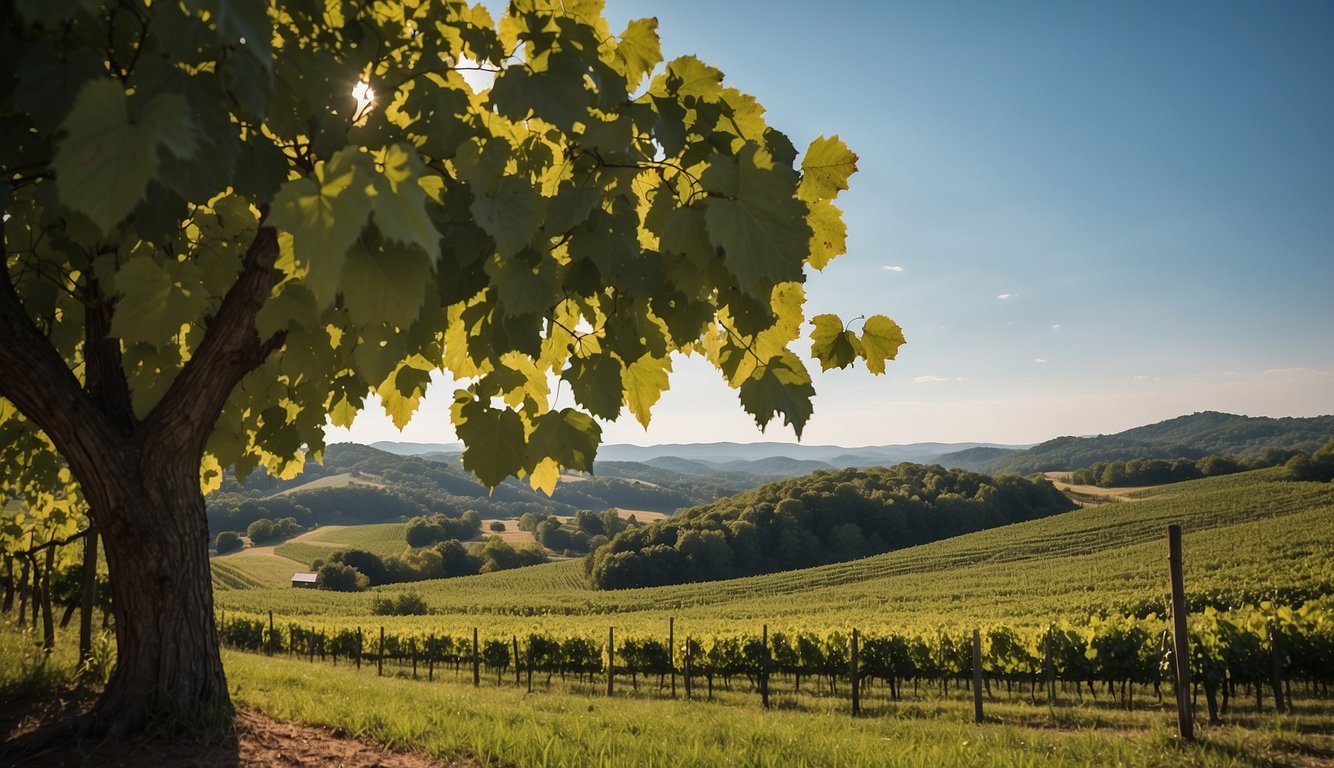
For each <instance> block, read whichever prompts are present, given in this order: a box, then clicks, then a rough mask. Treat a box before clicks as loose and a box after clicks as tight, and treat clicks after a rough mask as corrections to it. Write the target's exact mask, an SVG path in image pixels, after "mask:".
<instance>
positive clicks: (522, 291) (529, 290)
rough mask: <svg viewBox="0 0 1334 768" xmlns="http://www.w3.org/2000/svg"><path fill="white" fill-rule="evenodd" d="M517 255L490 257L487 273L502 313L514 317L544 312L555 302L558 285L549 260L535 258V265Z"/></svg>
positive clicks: (529, 252)
mask: <svg viewBox="0 0 1334 768" xmlns="http://www.w3.org/2000/svg"><path fill="white" fill-rule="evenodd" d="M532 253H533V252H532V251H528V252H526V254H520V255H519V256H515V257H513V258H509V259H498V260H497V259H490V260H488V261H487V262H486V265H485V268H486V273H487V274H488V275H490V276H491V279H492V282H493V283H494V284H495V286H496V293H497V295H499V297H500V303H501V305H503V308H504V311H505V315H506V316H508V317H517V316H519V315H529V314H533V313H538V314H543V315H545V314H546V313H547V312H548V311H549V310H550V309H551V307H552V305H553V304H555V303H556V298H557V292H558V291H559V290H560V285H559V283H558V282H557V280H556V271H555V269H554V268H553V266H552V264H551V260H550V259H543V258H541V257H540V256H539V257H538V260H537V264H536V265H532V264H529V260H528V259H525V258H524V255H527V254H532Z"/></svg>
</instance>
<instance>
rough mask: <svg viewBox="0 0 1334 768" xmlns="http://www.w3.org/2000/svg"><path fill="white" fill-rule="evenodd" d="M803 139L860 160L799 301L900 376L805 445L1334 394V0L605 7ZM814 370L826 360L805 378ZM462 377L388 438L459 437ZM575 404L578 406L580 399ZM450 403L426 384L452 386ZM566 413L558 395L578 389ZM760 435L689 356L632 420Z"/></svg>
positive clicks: (1254, 405)
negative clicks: (844, 229)
mask: <svg viewBox="0 0 1334 768" xmlns="http://www.w3.org/2000/svg"><path fill="white" fill-rule="evenodd" d="M607 15H608V17H609V18H610V19H611V21H612V25H613V27H614V28H615V29H617V30H619V29H621V28H623V26H624V23H625V21H626V20H628V19H631V18H638V17H643V16H657V17H658V19H659V32H660V33H661V35H662V39H663V48H664V53H665V54H666V55H667V56H668V58H671V57H674V56H678V55H683V54H688V53H689V54H696V55H698V56H699V57H700V58H702V59H704V60H705V61H707V62H709V63H711V64H713V65H715V66H717V67H719V68H721V69H722V70H723V71H724V72H725V73H726V74H727V83H728V84H729V85H732V86H734V87H737V88H740V89H741V90H744V91H747V92H750V93H752V94H754V95H755V96H756V97H757V98H758V99H759V101H760V102H761V103H762V104H764V105H765V106H766V107H767V108H768V110H769V120H770V123H771V124H772V125H774V126H775V127H777V128H779V129H780V130H783V131H784V132H786V133H787V134H788V135H789V136H790V137H792V138H793V140H794V143H796V144H797V146H799V147H800V146H804V145H805V144H806V143H808V142H809V141H810V140H811V139H812V138H814V137H816V136H818V135H820V134H831V133H837V134H839V135H840V136H841V137H842V138H843V139H844V140H845V141H847V143H848V144H849V145H851V146H852V147H853V149H854V150H855V151H856V152H857V153H858V154H859V155H860V163H859V166H860V171H859V173H858V174H857V175H856V176H854V177H853V179H852V188H851V190H850V191H849V192H846V193H844V195H843V197H842V198H841V199H840V202H841V206H842V207H843V208H844V210H845V220H846V222H847V224H848V230H849V238H848V245H849V249H848V254H847V255H846V256H843V257H841V258H840V259H838V260H836V261H835V262H834V263H833V264H832V265H831V266H830V267H829V268H827V269H826V270H825V272H824V273H821V274H816V275H814V276H813V277H812V278H811V279H810V281H809V282H808V284H807V291H808V296H809V302H808V305H807V310H808V314H810V315H814V314H818V313H820V312H826V311H834V312H838V313H840V314H842V315H843V316H844V317H848V316H855V315H857V314H861V313H867V314H870V313H877V312H882V313H885V314H888V315H890V316H891V317H893V318H894V319H895V320H897V321H898V322H899V323H900V324H901V325H902V326H903V327H904V330H905V333H906V335H907V337H908V342H909V343H908V345H907V346H905V347H904V348H903V350H902V352H901V354H900V356H899V360H898V361H897V362H896V363H893V364H891V366H890V371H889V373H888V374H887V375H885V376H881V377H872V376H870V375H869V374H868V373H866V371H865V369H864V368H861V369H857V370H851V371H833V372H829V373H825V374H820V375H817V378H816V382H815V383H816V390H817V392H819V395H818V396H817V399H816V403H815V416H814V417H813V419H812V421H811V422H810V424H809V425H808V426H807V431H806V434H805V437H804V442H812V443H836V444H842V445H864V444H881V443H904V442H916V441H935V440H939V441H973V440H976V441H993V442H1008V443H1022V442H1036V441H1040V440H1044V439H1047V438H1050V437H1054V436H1057V435H1064V434H1094V433H1106V432H1116V431H1120V430H1122V429H1125V428H1129V427H1132V426H1137V425H1140V424H1145V423H1149V422H1153V421H1158V420H1161V419H1165V418H1171V417H1173V416H1177V415H1181V414H1183V413H1189V412H1192V411H1197V410H1226V411H1230V412H1234V413H1246V414H1250V415H1269V416H1310V415H1316V414H1325V413H1334V138H1331V137H1334V46H1331V45H1330V44H1329V40H1330V39H1332V38H1334V4H1331V3H1323V2H1309V3H1298V2H1280V3H1264V4H1262V3H1230V2H1190V3H1186V2H1170V3H1162V2H1153V3H1150V2H1125V3H1114V4H1113V3H1082V2H1081V3H1068V2H1013V3H1000V2H914V3H899V2H884V3H861V2H850V1H845V0H825V2H821V3H809V2H803V3H797V2H788V1H787V0H768V1H767V2H750V1H749V0H747V1H746V2H737V1H730V2H718V0H713V2H703V1H702V0H674V1H673V2H671V3H667V2H650V1H649V0H608V3H607ZM817 370H818V367H817ZM451 390H452V386H451V385H450V384H449V383H448V382H440V384H439V385H438V386H437V391H436V397H435V398H428V403H427V404H426V405H425V406H424V408H423V411H422V413H421V414H420V415H419V417H418V418H417V419H416V420H415V421H414V423H413V424H412V425H410V426H409V427H408V429H407V430H406V431H405V432H404V433H402V434H400V433H398V432H397V431H396V430H395V429H394V428H393V427H392V425H390V424H389V423H388V421H387V420H386V419H384V418H382V417H381V416H379V415H378V414H376V413H374V412H368V413H366V414H364V415H363V416H362V417H360V418H359V419H358V422H357V424H356V425H355V426H354V427H353V428H352V430H351V431H350V432H349V431H344V430H331V433H330V439H331V440H344V439H354V440H359V441H366V442H369V441H373V440H380V439H399V440H415V441H446V440H452V439H453V434H452V431H451V430H450V429H449V426H448V417H447V408H448V400H449V397H448V395H449V393H450V391H451ZM566 397H567V399H568V395H567V396H566ZM437 400H438V402H436V401H437ZM568 404H569V403H562V405H568ZM604 438H605V439H606V441H608V442H634V443H640V444H647V443H664V442H687V441H693V442H699V441H710V440H736V441H741V442H749V441H755V440H792V439H793V436H792V433H791V431H790V430H788V429H780V428H778V425H773V426H771V427H770V428H769V430H768V432H767V433H765V434H761V433H760V432H759V431H758V430H757V429H756V428H755V426H754V423H753V422H752V421H750V419H749V417H747V416H746V415H745V414H744V413H743V412H741V410H740V408H739V406H738V405H737V403H736V399H735V396H734V395H733V394H732V393H731V392H730V391H729V390H727V389H726V387H725V386H723V385H722V383H721V382H720V381H719V380H718V379H717V376H716V375H715V374H712V373H711V372H709V371H708V370H707V367H706V366H704V365H702V364H696V363H695V362H693V361H679V362H678V365H677V374H676V376H675V377H674V378H673V390H672V391H671V392H669V393H668V394H667V395H665V396H664V399H663V401H662V402H661V403H660V404H659V407H658V409H657V410H656V411H655V416H654V424H653V425H652V427H651V428H650V429H649V430H648V431H647V432H645V431H644V430H643V429H641V428H640V427H639V426H638V424H636V423H635V422H634V421H633V419H631V418H629V417H628V416H626V417H623V418H622V420H621V421H620V422H618V423H615V424H609V425H605V426H604Z"/></svg>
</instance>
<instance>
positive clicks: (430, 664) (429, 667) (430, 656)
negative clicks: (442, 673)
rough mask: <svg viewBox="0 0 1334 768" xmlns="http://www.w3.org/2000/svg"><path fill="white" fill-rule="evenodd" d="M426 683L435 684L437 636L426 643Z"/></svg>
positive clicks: (432, 636) (433, 636)
mask: <svg viewBox="0 0 1334 768" xmlns="http://www.w3.org/2000/svg"><path fill="white" fill-rule="evenodd" d="M426 682H428V683H434V682H435V635H431V638H430V639H429V640H427V641H426Z"/></svg>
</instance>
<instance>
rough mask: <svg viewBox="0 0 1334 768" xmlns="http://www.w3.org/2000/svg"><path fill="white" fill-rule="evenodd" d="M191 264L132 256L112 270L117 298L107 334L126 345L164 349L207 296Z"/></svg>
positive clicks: (190, 319)
mask: <svg viewBox="0 0 1334 768" xmlns="http://www.w3.org/2000/svg"><path fill="white" fill-rule="evenodd" d="M200 277H201V276H200V273H199V268H198V267H197V266H195V265H194V264H193V263H192V262H188V261H187V262H171V263H170V264H165V265H164V264H159V263H158V262H157V261H156V260H154V259H153V258H152V257H151V256H147V255H144V256H135V257H132V258H130V259H129V260H128V261H126V262H125V263H124V264H123V265H122V266H121V268H120V269H119V270H117V271H116V278H115V286H114V288H115V291H116V293H117V294H119V296H120V299H119V300H118V301H117V302H116V312H115V314H114V315H113V316H112V319H111V333H112V335H114V336H115V337H117V338H119V339H120V340H121V341H124V342H125V343H126V344H136V343H139V342H147V343H149V344H152V345H154V346H164V345H166V343H167V342H168V340H170V339H171V337H172V336H174V335H175V334H177V333H179V332H180V330H181V325H182V324H183V323H188V322H191V321H193V320H195V319H196V318H198V317H199V316H200V314H201V313H202V312H203V311H204V308H205V307H206V306H208V301H209V296H208V293H207V292H205V291H204V287H203V285H202V284H201V282H202V281H201V279H200Z"/></svg>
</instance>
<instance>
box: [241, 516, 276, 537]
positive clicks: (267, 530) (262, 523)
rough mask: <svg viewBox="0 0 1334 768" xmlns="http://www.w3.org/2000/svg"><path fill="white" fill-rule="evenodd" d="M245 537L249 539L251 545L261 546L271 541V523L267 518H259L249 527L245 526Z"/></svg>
mask: <svg viewBox="0 0 1334 768" xmlns="http://www.w3.org/2000/svg"><path fill="white" fill-rule="evenodd" d="M245 535H247V536H249V537H250V543H251V544H262V543H264V542H266V541H270V540H272V539H273V537H274V536H273V521H272V520H270V519H268V518H267V517H261V518H260V519H258V520H256V521H255V522H253V523H251V524H250V525H248V526H246V529H245Z"/></svg>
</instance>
